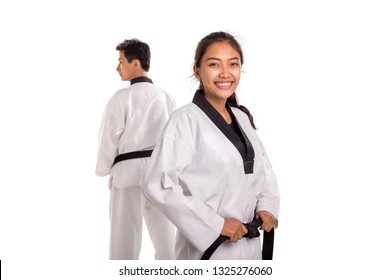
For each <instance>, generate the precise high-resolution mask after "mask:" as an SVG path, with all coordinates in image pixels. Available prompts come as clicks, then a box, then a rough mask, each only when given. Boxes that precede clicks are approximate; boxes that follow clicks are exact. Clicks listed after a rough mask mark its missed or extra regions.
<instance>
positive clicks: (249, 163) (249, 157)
mask: <svg viewBox="0 0 390 280" xmlns="http://www.w3.org/2000/svg"><path fill="white" fill-rule="evenodd" d="M192 102H193V103H194V104H195V105H197V106H198V107H199V108H200V109H201V110H202V111H203V112H204V113H205V114H206V115H207V116H208V117H209V119H210V120H211V121H212V122H213V123H214V124H215V125H216V126H217V127H218V129H219V130H220V131H221V132H222V133H223V134H224V135H225V136H226V138H228V139H229V140H230V142H232V143H233V145H234V146H235V147H236V149H237V150H238V152H239V153H240V154H241V157H242V159H243V164H244V171H245V174H251V173H253V164H254V158H255V151H254V150H253V146H252V144H251V142H250V141H249V139H248V137H247V136H246V134H245V132H244V130H243V129H242V127H241V125H240V123H239V122H238V121H237V119H236V116H235V115H234V114H233V111H232V109H231V108H230V106H229V104H228V103H227V102H226V109H227V110H228V111H229V113H230V115H231V117H232V121H233V122H235V123H236V124H237V126H238V128H239V130H240V133H241V135H242V137H243V139H244V144H245V146H246V152H245V151H243V150H242V149H240V148H239V147H238V145H237V141H241V140H240V139H237V138H238V137H239V136H238V135H236V134H235V133H233V132H232V130H231V129H230V128H229V124H228V123H227V122H226V121H225V119H224V118H223V117H222V116H221V114H220V113H218V111H217V110H215V109H214V107H213V106H212V105H211V104H210V103H209V102H208V101H207V99H206V98H205V97H204V96H203V93H202V91H201V90H197V91H196V93H195V96H194V99H193V100H192Z"/></svg>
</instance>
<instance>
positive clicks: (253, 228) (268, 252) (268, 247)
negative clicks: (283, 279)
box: [201, 219, 275, 260]
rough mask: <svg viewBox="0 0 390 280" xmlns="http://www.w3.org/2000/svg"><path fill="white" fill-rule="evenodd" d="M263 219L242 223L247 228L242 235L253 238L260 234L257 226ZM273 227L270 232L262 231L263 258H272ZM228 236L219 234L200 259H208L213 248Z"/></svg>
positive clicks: (215, 248)
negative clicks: (245, 232) (246, 231)
mask: <svg viewBox="0 0 390 280" xmlns="http://www.w3.org/2000/svg"><path fill="white" fill-rule="evenodd" d="M262 223H263V221H262V220H261V219H255V220H253V221H252V222H250V223H247V224H244V226H245V227H246V228H247V230H248V233H247V234H245V235H244V236H243V237H246V238H249V239H251V238H255V237H259V236H260V231H259V229H258V228H259V227H260V226H261V224H262ZM274 234H275V232H274V229H272V230H271V231H270V232H266V231H264V234H263V235H264V236H263V251H262V256H263V260H272V254H273V251H274ZM228 239H229V237H227V236H222V235H220V236H219V237H218V238H217V240H215V241H214V243H213V244H211V246H210V247H209V248H208V249H207V250H206V251H205V252H204V254H203V256H202V258H201V260H208V259H210V257H211V255H212V254H213V253H214V251H215V250H217V248H218V247H219V246H220V245H221V244H222V243H223V242H225V241H226V240H228Z"/></svg>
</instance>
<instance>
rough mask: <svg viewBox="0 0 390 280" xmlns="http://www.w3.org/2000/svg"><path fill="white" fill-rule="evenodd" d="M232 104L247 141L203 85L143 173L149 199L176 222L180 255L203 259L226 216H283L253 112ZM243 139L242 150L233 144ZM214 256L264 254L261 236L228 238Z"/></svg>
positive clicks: (177, 116) (174, 117) (253, 256)
mask: <svg viewBox="0 0 390 280" xmlns="http://www.w3.org/2000/svg"><path fill="white" fill-rule="evenodd" d="M227 107H228V109H229V110H230V112H231V113H232V114H233V115H232V118H233V119H234V121H235V123H238V124H239V125H238V126H236V127H237V129H239V130H240V129H241V136H242V138H241V140H240V139H239V138H238V137H239V136H238V134H234V133H232V129H231V127H229V125H228V124H227V123H226V121H225V120H224V119H223V118H222V116H221V115H220V114H219V113H218V112H217V111H216V110H215V109H214V108H213V107H212V106H211V105H210V103H208V102H207V100H206V99H205V98H204V97H203V94H202V93H201V92H200V91H197V92H196V94H195V97H194V100H193V103H190V104H187V105H185V106H183V107H181V108H180V109H178V110H176V112H175V113H174V114H173V115H172V117H171V119H170V121H169V122H168V125H167V126H166V128H165V131H164V133H163V136H162V138H161V139H160V141H159V142H158V143H157V145H156V147H155V149H154V152H153V154H152V157H151V160H150V162H149V163H148V167H147V169H146V171H145V173H144V178H143V180H142V188H143V190H144V192H145V196H146V198H147V199H149V200H150V201H151V202H152V203H153V204H154V205H156V206H157V207H158V208H160V209H161V210H162V211H163V212H164V214H165V215H166V216H167V217H168V218H169V219H170V220H171V221H172V222H173V223H174V224H175V225H176V227H177V230H178V231H177V237H176V258H177V259H198V260H199V259H200V258H201V256H202V254H203V252H204V251H205V250H206V249H207V248H208V247H209V246H210V245H211V244H212V243H213V242H214V241H215V240H216V239H217V237H218V236H219V235H220V233H221V230H222V227H223V225H224V218H235V219H238V220H240V221H241V222H243V223H248V222H251V221H252V220H253V218H254V215H255V211H256V212H257V211H259V210H265V211H268V212H270V213H271V214H272V215H273V216H274V217H275V218H276V219H278V216H279V204H280V195H279V190H278V186H277V182H276V179H275V176H274V173H273V171H272V167H271V163H270V161H269V160H268V157H267V155H266V152H265V150H264V147H263V145H262V143H261V141H260V139H259V138H258V136H257V134H256V132H255V130H254V129H253V128H252V126H251V124H250V122H249V119H248V116H247V115H246V114H245V113H244V112H242V111H241V110H239V109H237V108H230V106H227ZM240 127H241V128H240ZM237 140H238V142H240V143H241V146H242V148H244V150H242V149H241V151H239V149H238V148H237V146H236V144H233V143H237ZM244 143H245V144H244ZM244 145H245V146H246V147H244ZM253 158H254V159H253ZM252 160H254V162H253V161H252ZM246 165H247V166H246ZM244 166H245V168H244ZM252 168H253V170H251V169H252ZM251 172H252V173H251ZM210 259H261V242H260V239H259V238H253V239H249V238H243V239H242V240H239V241H238V242H237V243H229V242H224V243H223V244H222V245H221V246H220V247H218V249H217V250H216V251H215V252H214V254H213V255H212V256H211V258H210Z"/></svg>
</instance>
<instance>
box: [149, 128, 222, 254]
mask: <svg viewBox="0 0 390 280" xmlns="http://www.w3.org/2000/svg"><path fill="white" fill-rule="evenodd" d="M172 126H173V127H175V129H176V130H179V131H180V133H179V135H177V134H176V133H174V134H173V135H169V134H170V133H165V134H164V135H163V137H162V138H161V139H160V141H159V143H158V144H157V145H156V147H155V149H154V151H153V154H152V157H151V159H150V162H149V164H148V166H147V168H146V171H145V173H144V176H143V180H142V188H143V191H144V193H145V196H146V198H147V199H148V200H149V201H150V202H151V203H152V204H153V205H155V206H156V207H157V208H159V209H160V210H161V211H162V212H163V213H164V214H165V215H166V216H167V217H168V219H170V220H171V221H172V223H173V224H175V226H176V227H177V228H178V230H179V231H180V232H181V233H182V234H183V235H184V236H185V237H186V238H187V239H188V240H189V241H190V242H191V243H192V244H193V245H194V246H195V247H196V248H197V249H198V250H200V251H202V252H203V251H205V250H206V249H207V248H208V247H209V246H210V245H211V244H212V243H213V242H214V241H215V240H216V239H217V237H218V236H219V235H220V233H221V230H222V227H223V224H224V219H223V218H222V217H221V216H219V215H218V214H217V213H215V211H213V210H212V209H211V208H210V207H208V206H207V205H206V204H205V203H203V202H202V201H200V200H199V199H198V198H196V197H194V196H192V195H191V192H190V188H194V187H196V186H186V185H184V184H183V183H182V182H181V181H180V174H181V173H182V172H183V170H185V168H186V167H187V166H189V165H190V164H191V162H192V158H193V156H194V154H195V153H198V152H201V151H196V150H195V148H194V144H193V143H194V141H195V139H194V138H195V135H194V132H193V131H191V129H189V127H188V124H187V123H186V122H184V123H183V122H182V123H180V122H179V123H175V124H174V125H171V126H169V127H168V130H169V128H170V127H172ZM199 176H201V174H199ZM187 183H188V182H187ZM189 184H190V183H189Z"/></svg>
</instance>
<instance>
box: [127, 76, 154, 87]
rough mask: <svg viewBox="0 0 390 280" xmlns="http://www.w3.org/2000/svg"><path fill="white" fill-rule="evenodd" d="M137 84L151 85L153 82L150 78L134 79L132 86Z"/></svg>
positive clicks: (131, 82)
mask: <svg viewBox="0 0 390 280" xmlns="http://www.w3.org/2000/svg"><path fill="white" fill-rule="evenodd" d="M136 83H151V84H153V82H152V80H151V79H150V78H148V77H144V76H142V77H137V78H134V79H132V80H131V81H130V84H131V85H133V84H136Z"/></svg>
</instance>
